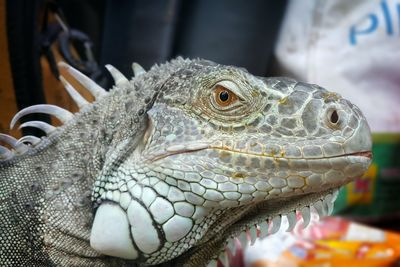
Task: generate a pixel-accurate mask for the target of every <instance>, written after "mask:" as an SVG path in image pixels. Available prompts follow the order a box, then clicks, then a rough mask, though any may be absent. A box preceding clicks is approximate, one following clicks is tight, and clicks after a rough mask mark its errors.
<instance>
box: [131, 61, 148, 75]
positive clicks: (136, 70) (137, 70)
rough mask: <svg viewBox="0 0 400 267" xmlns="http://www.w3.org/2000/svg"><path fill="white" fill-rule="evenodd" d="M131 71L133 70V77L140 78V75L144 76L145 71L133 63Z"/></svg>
mask: <svg viewBox="0 0 400 267" xmlns="http://www.w3.org/2000/svg"><path fill="white" fill-rule="evenodd" d="M132 70H133V74H134V75H135V77H137V76H140V75H142V74H145V73H146V71H145V70H144V68H143V67H142V66H140V65H139V64H138V63H136V62H133V63H132Z"/></svg>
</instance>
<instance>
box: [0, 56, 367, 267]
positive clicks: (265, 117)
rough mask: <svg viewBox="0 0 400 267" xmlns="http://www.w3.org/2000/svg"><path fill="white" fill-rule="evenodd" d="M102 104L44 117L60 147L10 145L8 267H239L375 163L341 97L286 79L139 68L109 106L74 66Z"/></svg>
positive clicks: (2, 255) (108, 98)
mask: <svg viewBox="0 0 400 267" xmlns="http://www.w3.org/2000/svg"><path fill="white" fill-rule="evenodd" d="M60 66H61V67H62V68H64V69H65V70H66V71H68V72H69V73H70V74H71V75H72V76H73V77H74V78H75V79H76V80H77V81H78V82H79V83H81V84H82V85H83V86H85V87H86V88H87V89H88V90H89V91H90V92H91V93H92V94H93V95H94V96H95V97H96V101H95V102H94V103H88V102H87V101H86V100H85V99H84V98H82V97H81V96H80V95H79V94H78V93H77V91H76V90H75V89H74V88H73V87H72V86H71V85H70V84H69V83H68V82H67V81H66V80H65V79H63V78H62V77H61V80H62V81H63V83H64V84H65V87H66V89H67V91H68V92H69V93H70V95H71V96H72V98H73V99H74V100H75V101H76V103H77V105H78V106H79V107H80V108H81V110H80V112H79V113H77V114H71V113H70V112H68V111H66V110H64V109H62V108H59V107H56V106H52V105H37V106H32V107H28V108H26V109H23V110H21V111H20V112H19V113H17V114H16V116H15V117H14V118H13V120H12V122H11V127H14V125H15V124H16V122H17V121H18V120H19V119H20V118H21V117H22V116H24V115H26V114H29V113H34V112H39V113H47V114H51V115H54V116H55V117H57V118H58V119H59V120H61V121H62V122H64V125H63V126H61V127H58V128H55V127H53V126H51V125H49V124H46V123H44V122H39V121H30V122H26V123H23V124H22V125H20V127H37V128H39V129H41V130H43V131H44V132H46V134H47V136H46V137H43V138H41V139H38V138H36V137H33V136H25V137H23V138H21V139H20V140H16V139H14V138H12V137H10V136H7V135H1V140H2V141H4V142H6V143H8V144H9V145H10V146H11V147H12V150H8V149H6V148H5V147H0V149H1V150H0V151H1V157H2V160H1V161H0V211H1V213H0V230H1V231H0V242H1V246H0V261H1V265H2V266H56V265H57V266H135V265H156V264H165V265H173V266H179V265H183V266H202V265H206V264H207V263H209V262H210V264H211V265H215V264H216V259H217V257H218V256H220V259H221V260H222V262H226V251H225V250H224V247H225V246H226V247H227V248H230V249H231V250H234V244H235V242H234V238H236V237H238V238H239V240H240V241H241V242H242V243H247V242H254V239H255V238H256V237H257V236H261V237H262V236H265V235H267V234H272V233H274V232H276V231H277V230H278V229H279V227H280V222H281V218H282V216H286V217H287V219H288V222H289V230H290V229H292V228H293V227H294V225H295V224H296V212H299V213H300V214H302V217H303V220H304V221H305V222H304V223H305V224H307V223H308V221H309V216H310V208H311V207H314V208H315V209H316V210H317V211H318V212H319V214H320V215H324V214H326V213H328V212H330V211H331V210H332V205H333V201H334V198H335V194H336V192H337V190H338V189H339V188H340V187H341V186H342V185H344V184H346V183H348V182H350V181H351V180H353V179H354V178H355V177H359V176H361V175H362V174H363V173H364V172H365V171H366V169H367V167H368V165H369V164H370V162H371V152H370V151H371V136H370V130H369V127H368V125H367V122H366V120H365V118H364V117H363V115H362V114H361V112H360V110H359V109H358V108H357V107H356V106H354V105H353V104H351V103H350V102H349V101H347V100H345V99H343V98H342V97H340V96H339V95H337V94H335V93H331V92H328V91H326V90H325V89H323V88H321V87H319V86H317V85H311V84H306V83H301V82H296V81H294V80H291V79H287V78H261V77H256V76H253V75H251V74H249V73H248V72H247V71H246V70H244V69H242V68H236V67H232V66H223V65H219V64H216V63H213V62H211V61H206V60H201V59H197V60H188V59H182V58H178V59H175V60H172V61H170V62H168V63H166V64H163V65H160V66H154V67H152V68H151V69H150V70H149V71H148V72H145V71H144V70H143V69H142V68H141V67H140V66H139V65H137V64H134V65H133V69H134V72H135V77H134V78H132V80H128V79H127V78H125V77H124V76H123V75H122V74H121V73H120V72H119V71H118V70H116V69H115V68H114V67H112V66H110V65H107V68H108V70H109V71H110V73H111V74H112V76H113V77H114V80H115V86H114V88H113V89H112V90H111V91H109V92H106V91H105V90H103V89H102V88H101V87H99V86H98V85H97V84H95V83H94V82H93V81H91V80H90V79H89V78H88V77H86V76H84V75H83V74H82V73H80V72H79V71H77V70H75V69H73V68H72V67H70V66H68V65H66V64H63V63H61V64H60Z"/></svg>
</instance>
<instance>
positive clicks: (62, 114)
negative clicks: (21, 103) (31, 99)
mask: <svg viewBox="0 0 400 267" xmlns="http://www.w3.org/2000/svg"><path fill="white" fill-rule="evenodd" d="M31 113H44V114H49V115H53V116H55V117H56V118H57V119H59V120H60V121H61V122H62V123H66V122H67V121H69V120H71V119H72V118H73V117H74V115H73V114H72V113H71V112H69V111H68V110H65V109H63V108H60V107H58V106H55V105H49V104H39V105H34V106H30V107H27V108H24V109H23V110H20V111H19V112H18V113H17V114H15V116H14V118H12V120H11V123H10V129H13V128H14V126H15V124H16V123H17V121H18V120H19V119H20V118H22V117H23V116H25V115H27V114H31Z"/></svg>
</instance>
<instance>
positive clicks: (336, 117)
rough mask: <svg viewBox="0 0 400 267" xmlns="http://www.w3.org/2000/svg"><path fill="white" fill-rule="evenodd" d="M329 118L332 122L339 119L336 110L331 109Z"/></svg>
mask: <svg viewBox="0 0 400 267" xmlns="http://www.w3.org/2000/svg"><path fill="white" fill-rule="evenodd" d="M329 120H330V122H331V123H332V124H336V123H338V121H339V114H338V113H337V111H336V110H333V111H332V113H331V116H330V118H329Z"/></svg>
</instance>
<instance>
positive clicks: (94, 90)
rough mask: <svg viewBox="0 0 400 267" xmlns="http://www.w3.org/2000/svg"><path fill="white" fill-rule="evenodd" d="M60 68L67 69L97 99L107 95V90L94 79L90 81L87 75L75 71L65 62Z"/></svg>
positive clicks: (59, 64)
mask: <svg viewBox="0 0 400 267" xmlns="http://www.w3.org/2000/svg"><path fill="white" fill-rule="evenodd" d="M58 66H59V67H61V68H65V69H66V70H67V71H68V73H69V74H71V75H72V77H74V78H75V79H76V80H77V81H78V82H79V83H80V84H82V85H83V86H84V87H85V88H86V89H87V90H88V91H89V92H90V93H91V94H92V95H93V96H94V98H95V99H100V98H101V97H103V96H104V95H106V94H107V92H106V90H104V89H103V88H102V87H100V86H99V85H98V84H97V83H95V82H94V81H93V80H92V79H90V78H89V77H87V76H86V75H85V74H83V73H82V72H80V71H79V70H77V69H75V68H74V67H72V66H70V65H68V64H67V63H65V62H59V63H58Z"/></svg>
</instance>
